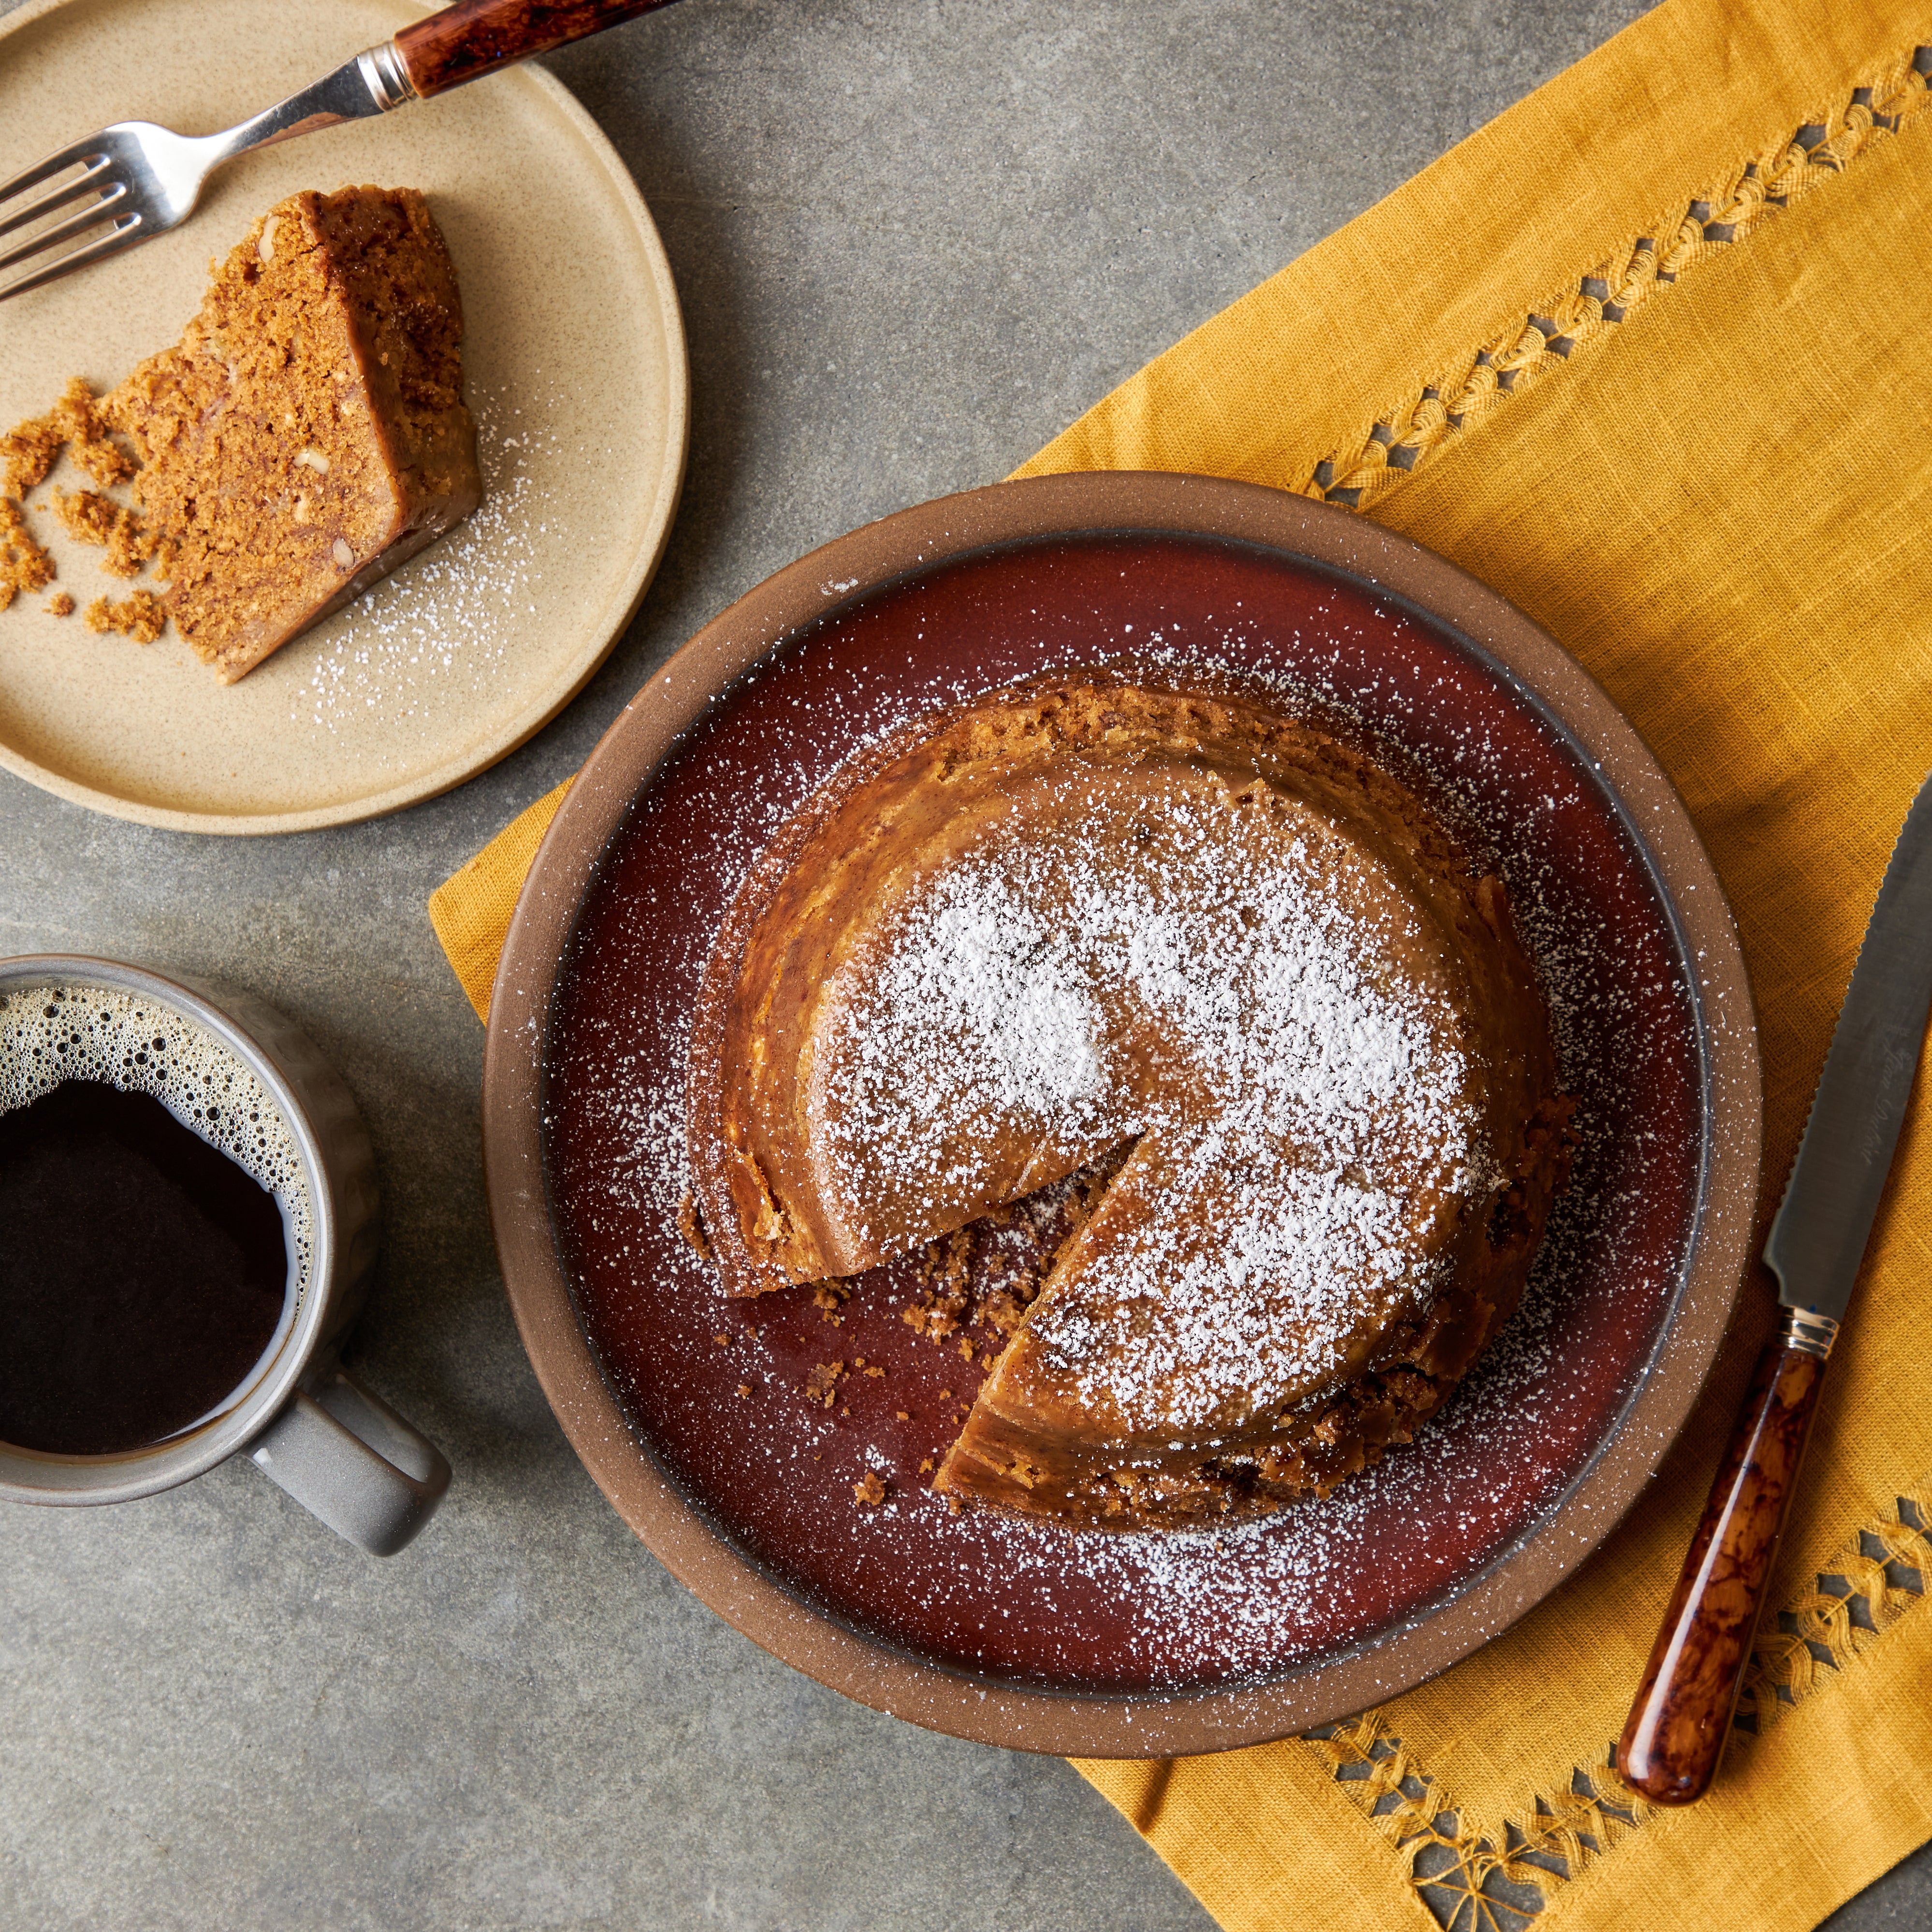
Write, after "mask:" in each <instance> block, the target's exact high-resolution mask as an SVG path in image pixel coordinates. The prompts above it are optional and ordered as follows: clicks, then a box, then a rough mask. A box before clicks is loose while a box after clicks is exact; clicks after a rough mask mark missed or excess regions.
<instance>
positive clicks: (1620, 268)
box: [1300, 46, 1932, 509]
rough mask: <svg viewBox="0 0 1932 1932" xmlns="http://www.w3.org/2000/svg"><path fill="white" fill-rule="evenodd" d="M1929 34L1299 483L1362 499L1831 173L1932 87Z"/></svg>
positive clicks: (1369, 500)
mask: <svg viewBox="0 0 1932 1932" xmlns="http://www.w3.org/2000/svg"><path fill="white" fill-rule="evenodd" d="M1928 76H1932V46H1926V47H1918V48H1915V49H1914V50H1913V52H1912V55H1911V56H1910V58H1909V59H1907V60H1905V61H1903V62H1899V63H1897V64H1896V65H1894V66H1893V67H1892V68H1890V69H1888V71H1886V72H1885V74H1882V75H1881V76H1880V77H1879V79H1878V80H1876V81H1875V82H1874V83H1873V85H1871V86H1868V87H1858V88H1854V89H1852V94H1851V98H1850V99H1849V101H1847V102H1846V104H1845V105H1844V107H1843V108H1842V109H1841V110H1840V111H1839V112H1838V113H1837V114H1836V115H1834V116H1832V118H1829V120H1823V121H1808V122H1806V123H1805V125H1804V126H1803V127H1800V128H1799V130H1798V131H1797V132H1796V133H1795V134H1793V136H1791V138H1790V140H1788V141H1787V142H1782V143H1781V145H1779V146H1778V147H1777V148H1773V149H1772V150H1771V151H1769V152H1767V153H1766V154H1761V155H1759V156H1757V157H1755V158H1754V159H1752V160H1748V161H1746V162H1745V163H1744V164H1743V165H1742V166H1741V167H1739V168H1738V169H1736V170H1735V171H1734V172H1733V173H1732V174H1731V175H1730V176H1729V177H1728V178H1727V179H1726V180H1725V181H1723V182H1722V183H1721V184H1719V185H1718V187H1715V188H1714V189H1713V190H1712V191H1711V192H1710V193H1708V194H1705V195H1702V196H1698V197H1697V198H1696V199H1694V200H1692V201H1691V202H1690V203H1689V205H1688V207H1686V208H1685V210H1684V211H1683V212H1682V214H1670V215H1668V216H1667V217H1665V218H1664V220H1661V221H1660V222H1659V223H1657V224H1656V225H1655V226H1654V227H1652V229H1650V230H1649V233H1646V234H1643V235H1640V236H1638V237H1637V239H1636V240H1635V241H1634V242H1631V243H1630V244H1629V245H1628V247H1626V248H1622V249H1620V250H1619V251H1618V252H1617V253H1616V254H1615V255H1614V256H1613V257H1611V258H1610V260H1608V261H1606V262H1604V263H1600V264H1599V265H1598V267H1597V268H1596V269H1594V270H1593V271H1592V272H1591V273H1590V274H1589V275H1586V276H1585V277H1584V278H1583V280H1582V281H1580V283H1579V284H1577V286H1576V287H1574V288H1571V289H1568V290H1565V291H1564V292H1563V293H1561V294H1559V295H1558V296H1554V297H1553V298H1552V299H1550V301H1548V302H1544V303H1541V304H1539V305H1538V307H1536V308H1534V309H1532V311H1530V312H1529V314H1527V315H1526V316H1525V317H1523V318H1522V319H1520V320H1518V321H1516V322H1513V323H1511V325H1510V326H1509V327H1508V328H1507V329H1503V330H1502V331H1501V332H1499V333H1498V334H1497V335H1495V336H1493V337H1492V338H1490V340H1489V341H1487V342H1485V343H1484V344H1481V346H1480V347H1478V348H1477V349H1475V350H1473V351H1472V353H1471V354H1470V355H1469V358H1468V359H1467V360H1466V361H1465V362H1463V364H1462V365H1460V367H1459V368H1456V369H1454V370H1453V371H1450V372H1449V373H1448V374H1446V375H1445V376H1443V377H1441V378H1439V380H1436V381H1435V382H1433V383H1430V384H1429V385H1428V386H1427V387H1426V388H1425V389H1424V390H1423V391H1422V392H1421V395H1420V396H1419V397H1418V398H1416V400H1415V401H1413V402H1411V403H1409V404H1406V406H1405V407H1403V408H1401V409H1400V410H1395V411H1393V412H1392V413H1390V414H1389V415H1388V416H1385V417H1383V418H1382V420H1381V421H1379V422H1377V423H1376V425H1375V427H1374V428H1373V429H1371V430H1370V431H1369V433H1368V435H1367V437H1366V438H1365V439H1364V441H1363V443H1361V446H1360V447H1359V448H1358V449H1355V450H1352V451H1340V452H1337V453H1336V454H1335V455H1332V456H1330V457H1328V458H1325V459H1324V460H1322V462H1321V463H1318V464H1316V467H1315V471H1314V474H1313V475H1312V476H1310V478H1309V479H1308V480H1307V482H1305V483H1304V484H1302V485H1301V491H1300V493H1301V494H1302V495H1303V496H1319V497H1321V498H1322V499H1325V500H1326V501H1327V502H1331V503H1340V504H1344V505H1347V506H1349V508H1354V509H1367V508H1369V506H1370V505H1371V504H1373V503H1374V502H1376V500H1377V499H1379V498H1380V497H1382V496H1385V495H1386V494H1387V493H1388V491H1389V490H1391V489H1393V488H1394V487H1395V485H1396V484H1397V483H1399V482H1400V481H1401V480H1402V478H1403V477H1404V476H1406V475H1409V474H1410V473H1411V472H1412V471H1414V470H1415V469H1417V468H1418V467H1419V466H1421V464H1422V463H1424V462H1426V461H1427V460H1428V458H1430V457H1431V456H1433V455H1434V454H1435V453H1436V451H1438V450H1439V449H1441V448H1442V446H1443V445H1444V444H1445V443H1448V442H1449V441H1450V440H1451V439H1452V438H1454V437H1457V436H1458V435H1460V434H1462V433H1463V431H1466V430H1469V429H1471V428H1475V425H1478V423H1480V422H1482V420H1483V419H1484V417H1486V416H1487V415H1488V414H1489V413H1490V411H1491V410H1493V409H1495V408H1496V406H1497V405H1498V404H1499V403H1500V402H1501V401H1502V399H1503V398H1505V397H1506V396H1511V395H1520V394H1521V393H1522V392H1523V390H1524V389H1526V388H1527V387H1529V385H1530V384H1531V383H1535V382H1536V381H1538V380H1540V379H1541V377H1544V376H1547V375H1548V374H1550V372H1551V371H1553V370H1555V369H1559V368H1563V367H1565V365H1568V363H1571V362H1574V360H1575V359H1576V358H1577V356H1580V355H1581V354H1583V353H1584V352H1586V350H1589V349H1590V348H1591V347H1592V346H1594V345H1595V344H1597V343H1598V342H1600V341H1602V340H1603V339H1604V337H1605V336H1606V335H1609V334H1610V332H1612V331H1613V330H1614V329H1616V327H1617V326H1618V325H1619V323H1622V322H1623V321H1625V320H1626V319H1627V318H1628V317H1630V316H1631V315H1634V314H1635V313H1636V312H1637V311H1638V310H1639V309H1640V308H1643V305H1645V304H1646V302H1650V301H1652V300H1653V299H1655V297H1656V296H1658V294H1659V293H1660V292H1661V291H1662V290H1666V289H1668V288H1670V287H1673V285H1674V284H1676V283H1677V282H1678V281H1681V280H1682V278H1683V277H1685V275H1688V274H1690V273H1691V272H1692V271H1693V270H1694V269H1696V268H1697V266H1699V265H1700V263H1703V262H1705V261H1707V260H1709V259H1710V257H1712V256H1713V255H1714V254H1717V253H1718V252H1719V251H1721V250H1723V249H1725V248H1731V247H1733V246H1734V245H1736V244H1737V243H1738V242H1742V241H1743V240H1744V239H1745V238H1746V237H1747V236H1749V235H1751V234H1752V233H1754V231H1755V230H1756V229H1757V227H1758V226H1759V224H1760V223H1762V222H1763V221H1766V220H1769V218H1770V217H1771V215H1772V212H1773V211H1774V210H1775V209H1778V208H1784V207H1787V206H1788V205H1790V203H1791V202H1793V201H1796V199H1798V198H1799V196H1801V195H1804V194H1808V193H1810V192H1811V190H1812V189H1814V187H1821V186H1822V185H1823V184H1824V183H1826V181H1832V180H1835V179H1836V178H1837V177H1838V175H1841V174H1842V173H1843V172H1844V171H1845V169H1846V168H1848V167H1849V166H1850V165H1851V164H1852V162H1853V161H1854V160H1856V159H1857V158H1858V156H1859V155H1860V154H1862V153H1863V152H1864V150H1865V149H1866V148H1867V147H1868V146H1870V145H1871V144H1872V143H1873V142H1875V141H1876V140H1878V139H1881V138H1882V137H1883V136H1886V135H1890V134H1894V133H1897V131H1898V130H1899V129H1900V127H1902V126H1903V124H1904V123H1905V122H1906V121H1908V120H1909V119H1910V118H1912V116H1913V115H1915V114H1917V113H1919V112H1921V110H1923V109H1924V107H1925V104H1926V102H1927V98H1928V92H1927V89H1928V81H1927V77H1928Z"/></svg>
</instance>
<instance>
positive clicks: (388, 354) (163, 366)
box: [7, 187, 481, 683]
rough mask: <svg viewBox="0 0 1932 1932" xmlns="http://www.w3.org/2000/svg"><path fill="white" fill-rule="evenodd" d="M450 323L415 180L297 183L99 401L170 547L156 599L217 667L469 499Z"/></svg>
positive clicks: (298, 620)
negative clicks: (163, 345) (324, 189)
mask: <svg viewBox="0 0 1932 1932" xmlns="http://www.w3.org/2000/svg"><path fill="white" fill-rule="evenodd" d="M462 336H463V317H462V309H461V305H460V301H459V299H458V294H457V287H456V275H455V269H454V268H453V267H452V264H451V262H450V259H449V251H448V250H447V248H446V247H445V246H444V245H443V237H442V236H441V235H440V233H439V232H438V231H437V226H436V223H435V222H434V220H432V219H431V215H430V212H429V209H428V205H427V204H426V203H425V201H424V199H423V197H422V195H421V194H420V193H417V192H416V190H414V189H412V188H380V187H347V188H344V189H343V190H341V191H340V192H339V193H335V194H331V195H323V194H318V193H314V192H310V191H305V192H304V193H300V194H296V195H293V196H290V197H289V198H288V199H287V200H285V201H283V202H278V204H277V205H275V207H274V208H271V209H270V210H269V211H268V213H267V214H265V215H263V217H261V219H260V220H258V221H257V223H255V225H254V227H253V228H251V229H250V231H249V233H248V238H247V239H246V240H245V241H244V242H242V244H241V245H239V247H237V248H236V249H235V250H234V251H233V253H231V254H229V257H228V259H227V260H226V262H225V263H223V264H221V266H220V267H219V268H218V269H217V271H216V272H215V275H214V281H213V282H212V284H211V286H210V287H209V289H208V293H207V295H206V297H205V299H204V300H203V302H202V306H201V310H200V312H199V314H197V315H196V317H195V318H194V320H193V321H192V322H190V323H189V324H188V326H187V329H186V331H185V332H184V334H183V335H182V337H181V341H179V343H178V344H176V345H175V347H173V348H172V349H169V350H165V351H163V353H161V354H160V355H158V356H151V357H150V358H149V359H148V360H147V361H146V362H143V363H142V364H141V365H140V366H139V368H136V370H135V371H134V372H133V374H132V375H130V377H128V378H127V380H126V381H125V382H124V383H122V384H121V386H120V387H119V388H118V389H115V391H114V392H113V393H112V394H111V395H109V396H107V398H104V400H103V401H102V403H101V406H100V415H101V419H103V420H104V422H106V423H107V424H108V425H110V426H111V427H113V428H115V429H118V430H121V431H124V432H125V433H126V434H127V435H128V436H129V437H130V438H131V439H132V440H133V444H134V446H135V448H136V450H137V451H138V452H139V456H140V459H141V464H142V466H141V468H140V469H139V472H138V473H137V474H136V477H135V479H134V484H133V490H134V495H135V498H136V502H138V504H139V506H140V508H141V511H142V513H143V517H144V520H145V526H146V527H147V529H148V530H150V531H151V532H154V538H157V539H158V540H159V541H161V542H163V543H164V544H166V546H167V547H168V550H167V555H168V568H169V579H170V583H169V589H168V592H167V595H166V611H167V614H168V615H169V616H171V617H172V619H173V620H174V622H175V625H176V626H177V627H178V628H179V630H180V631H181V634H182V635H183V636H184V637H186V638H187V641H188V643H190V645H191V646H193V649H194V650H195V652H196V655H199V657H200V658H202V660H203V661H205V662H208V663H210V664H213V665H214V666H215V667H216V669H217V673H218V675H219V676H220V679H221V681H222V682H223V683H233V682H234V681H235V680H236V679H238V678H239V677H242V676H245V674H246V673H248V671H249V670H251V669H252V668H253V667H254V666H255V665H257V664H260V662H261V661H262V660H263V658H266V657H267V656H268V655H269V653H270V652H272V651H274V650H275V649H277V648H278V647H279V646H281V645H282V644H284V643H287V641H288V640H290V638H291V637H296V636H297V635H299V634H300V633H301V632H302V631H305V630H306V629H307V628H308V627H309V626H310V625H311V624H314V623H315V622H317V621H319V620H320V619H321V618H323V617H325V616H327V615H329V613H331V612H332V611H333V610H338V609H339V608H340V607H341V606H342V605H343V604H346V603H347V601H349V600H350V598H352V597H353V596H355V595H357V594H358V593H359V592H361V591H362V590H363V589H366V588H368V586H369V585H370V584H371V583H374V582H376V581H377V580H378V579H379V578H380V577H383V576H386V574H388V573H389V571H392V570H393V569H394V568H395V567H396V566H397V565H398V564H400V563H401V562H403V561H404V559H406V558H407V557H409V556H413V554H414V553H416V551H417V550H420V549H421V548H422V547H423V546H424V545H425V544H428V543H429V542H431V541H433V540H434V538H436V537H437V536H439V535H441V534H442V533H443V532H444V531H445V530H447V529H449V528H450V527H451V526H452V525H453V524H455V523H458V522H460V520H462V519H463V517H466V516H467V515H468V514H469V512H470V511H472V510H473V509H474V508H475V507H476V505H477V503H478V500H479V499H480V497H481V481H480V478H479V476H478V470H477V465H476V443H475V428H474V425H473V424H472V421H471V419H470V416H469V410H467V409H466V407H464V405H463V372H462V360H461V342H462ZM25 428H28V426H26V425H23V429H25ZM20 436H21V432H19V431H17V432H16V433H15V438H16V439H19V438H20ZM26 441H27V443H28V444H29V445H31V442H32V439H31V438H28V439H27V440H26ZM107 447H109V448H112V447H113V446H112V445H111V444H110V445H108V446H107ZM7 456H8V460H9V462H10V463H11V462H12V461H13V460H14V458H13V452H12V450H11V449H8V451H7ZM20 460H22V462H23V463H25V464H26V465H28V466H31V463H33V462H34V460H37V449H34V448H33V447H31V446H29V447H25V448H23V451H22V452H21V455H20ZM43 473H44V472H43ZM111 555H112V550H111V547H110V556H111ZM90 616H91V613H90Z"/></svg>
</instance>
